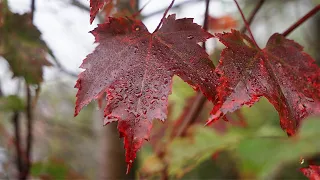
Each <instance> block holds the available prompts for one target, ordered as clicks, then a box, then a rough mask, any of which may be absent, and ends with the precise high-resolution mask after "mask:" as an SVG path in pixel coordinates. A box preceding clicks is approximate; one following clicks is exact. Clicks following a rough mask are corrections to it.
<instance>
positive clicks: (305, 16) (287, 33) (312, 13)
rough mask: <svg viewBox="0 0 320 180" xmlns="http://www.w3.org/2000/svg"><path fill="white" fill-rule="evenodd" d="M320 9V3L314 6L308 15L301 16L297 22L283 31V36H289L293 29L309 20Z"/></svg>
mask: <svg viewBox="0 0 320 180" xmlns="http://www.w3.org/2000/svg"><path fill="white" fill-rule="evenodd" d="M319 10H320V4H319V5H317V6H316V7H314V8H313V9H312V10H311V11H309V12H308V13H307V14H306V15H304V16H303V17H302V18H300V19H299V20H298V21H297V22H296V23H294V24H293V25H292V26H290V27H289V28H288V29H287V30H286V31H285V32H283V33H282V35H283V36H288V35H289V34H290V33H291V32H292V31H293V30H295V29H296V28H297V27H299V26H300V25H301V24H302V23H304V22H305V21H306V20H308V19H309V18H310V17H312V16H313V15H315V14H316V13H317V12H318V11H319Z"/></svg>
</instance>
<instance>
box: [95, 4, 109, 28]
mask: <svg viewBox="0 0 320 180" xmlns="http://www.w3.org/2000/svg"><path fill="white" fill-rule="evenodd" d="M109 2H110V0H90V23H92V22H93V20H94V18H95V17H96V15H97V14H98V12H99V10H100V9H102V7H103V5H104V4H105V3H109Z"/></svg>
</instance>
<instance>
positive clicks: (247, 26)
mask: <svg viewBox="0 0 320 180" xmlns="http://www.w3.org/2000/svg"><path fill="white" fill-rule="evenodd" d="M233 1H234V2H235V3H236V5H237V8H238V10H239V12H240V14H241V17H242V20H243V22H244V24H245V26H246V28H247V30H248V31H249V34H250V36H251V39H252V40H253V42H254V44H255V45H256V46H257V47H258V48H259V46H258V44H257V42H256V40H255V39H254V36H253V34H252V32H251V29H250V26H249V23H248V22H247V20H246V18H245V17H244V15H243V12H242V10H241V8H240V6H239V4H238V2H237V0H233Z"/></svg>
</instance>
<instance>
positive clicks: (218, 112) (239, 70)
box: [208, 30, 320, 135]
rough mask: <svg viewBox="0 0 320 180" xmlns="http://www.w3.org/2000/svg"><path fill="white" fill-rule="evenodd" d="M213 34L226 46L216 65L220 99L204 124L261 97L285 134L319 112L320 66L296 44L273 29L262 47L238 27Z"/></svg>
mask: <svg viewBox="0 0 320 180" xmlns="http://www.w3.org/2000/svg"><path fill="white" fill-rule="evenodd" d="M215 36H216V37H217V38H218V39H219V40H220V41H221V42H222V43H223V44H224V45H225V46H226V48H225V49H224V50H223V52H222V53H221V59H220V62H219V66H218V67H217V69H216V71H217V73H218V74H220V75H221V77H220V80H219V83H220V85H219V87H218V88H217V96H218V101H217V103H216V104H215V107H214V108H213V110H212V112H211V114H212V115H211V118H210V119H209V121H208V123H211V122H213V121H215V120H217V119H219V118H220V117H221V116H224V115H225V114H226V113H227V112H233V111H235V110H237V109H239V108H240V107H241V106H243V105H249V106H251V105H252V104H254V103H255V102H257V101H258V100H259V98H260V97H261V96H264V97H266V98H267V99H268V100H269V101H270V103H272V104H273V106H274V107H275V109H276V110H277V111H278V113H279V116H280V125H281V127H282V128H283V129H284V130H285V131H286V132H287V134H288V135H293V134H295V132H296V130H297V127H298V126H299V124H300V122H301V120H302V119H304V118H305V117H307V116H309V115H311V114H318V113H319V112H320V70H319V67H318V66H317V65H316V64H315V61H314V60H313V59H312V58H311V57H310V56H309V55H308V54H306V53H305V52H303V47H302V46H300V45H299V44H298V43H296V42H294V41H292V40H288V39H286V38H285V37H284V36H282V35H281V34H278V33H276V34H274V35H272V36H271V37H270V39H269V41H268V43H267V45H266V47H265V48H264V49H262V50H261V49H259V48H258V47H256V46H255V45H254V43H253V41H252V40H251V39H250V38H249V37H248V36H246V35H245V34H242V33H240V32H238V31H236V30H232V32H231V33H223V34H221V33H217V34H216V35H215Z"/></svg>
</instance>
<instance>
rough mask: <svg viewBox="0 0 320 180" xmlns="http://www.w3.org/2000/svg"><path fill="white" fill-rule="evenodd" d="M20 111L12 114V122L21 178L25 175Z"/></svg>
mask: <svg viewBox="0 0 320 180" xmlns="http://www.w3.org/2000/svg"><path fill="white" fill-rule="evenodd" d="M19 119H20V113H19V112H17V111H15V112H13V116H12V123H13V126H14V145H15V149H16V166H17V170H18V172H19V178H22V177H23V165H22V160H23V158H22V151H21V138H20V132H21V130H20V121H19Z"/></svg>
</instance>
